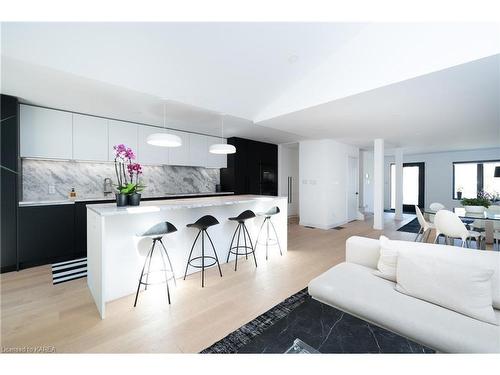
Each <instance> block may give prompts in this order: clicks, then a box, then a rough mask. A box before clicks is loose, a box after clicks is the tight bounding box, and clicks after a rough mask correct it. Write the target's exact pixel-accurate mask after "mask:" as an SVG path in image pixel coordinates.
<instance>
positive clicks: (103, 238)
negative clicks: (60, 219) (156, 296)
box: [87, 195, 287, 319]
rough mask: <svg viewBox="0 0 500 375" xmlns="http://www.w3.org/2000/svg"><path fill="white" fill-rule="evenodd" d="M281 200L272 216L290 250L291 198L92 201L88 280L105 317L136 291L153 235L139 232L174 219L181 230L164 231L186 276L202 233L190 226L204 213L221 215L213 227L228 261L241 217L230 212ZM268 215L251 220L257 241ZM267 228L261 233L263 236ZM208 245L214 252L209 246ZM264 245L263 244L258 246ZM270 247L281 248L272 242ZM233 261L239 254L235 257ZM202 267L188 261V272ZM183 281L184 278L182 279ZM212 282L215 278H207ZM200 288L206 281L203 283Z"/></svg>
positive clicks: (177, 267)
mask: <svg viewBox="0 0 500 375" xmlns="http://www.w3.org/2000/svg"><path fill="white" fill-rule="evenodd" d="M274 206H277V207H279V209H280V211H281V212H280V213H279V214H278V215H275V216H273V217H272V222H273V224H274V226H275V227H276V231H277V233H278V239H279V242H280V245H281V249H282V251H283V253H285V252H286V251H287V199H286V198H284V197H270V196H259V195H236V196H223V197H207V198H188V199H170V200H163V201H148V202H141V205H140V206H138V207H130V206H129V207H116V204H114V203H106V204H92V205H87V285H88V287H89V289H90V292H91V294H92V297H93V298H94V301H95V303H96V305H97V309H98V311H99V314H100V316H101V318H102V319H104V317H105V313H106V302H109V301H113V300H115V299H118V298H121V297H124V296H128V295H130V294H133V293H135V292H136V289H137V283H138V280H139V276H140V273H141V269H142V266H143V265H144V259H145V255H146V253H147V251H148V250H149V249H150V247H151V243H152V240H151V239H150V238H141V237H138V236H137V234H140V233H143V232H145V231H146V230H147V229H149V228H150V227H152V226H153V225H155V224H158V223H160V222H162V221H169V222H170V223H172V224H173V225H175V226H176V227H177V230H178V231H177V232H175V233H171V234H168V235H166V236H165V237H164V244H165V246H166V247H167V250H168V253H169V256H170V259H171V261H172V266H173V269H174V271H175V275H176V277H177V278H178V279H179V278H182V277H183V276H184V270H185V268H186V263H187V260H188V256H189V251H190V250H191V246H192V245H193V241H194V239H195V237H196V235H197V233H198V231H197V230H196V229H194V228H186V224H189V223H193V222H195V221H196V220H198V219H199V218H200V217H202V216H204V215H212V216H214V217H215V218H217V220H218V221H219V223H220V224H219V225H215V226H213V227H210V228H209V229H208V233H209V234H210V237H211V238H212V240H213V242H214V245H215V248H216V250H217V256H218V257H219V261H220V262H221V263H224V262H225V261H226V257H227V254H228V252H229V244H230V242H231V238H232V236H233V233H234V231H235V229H236V226H237V223H236V222H234V221H229V220H228V218H229V217H233V216H237V215H239V214H240V213H241V212H243V211H245V210H252V211H254V212H255V213H256V214H257V213H260V212H265V211H267V210H269V209H270V208H271V207H274ZM263 220H264V217H259V216H257V217H256V218H254V219H250V220H248V221H247V222H246V225H247V228H248V231H249V232H250V235H251V237H252V241H253V242H254V245H255V241H256V239H257V234H258V231H259V228H260V226H261V224H262V222H263ZM265 235H266V232H265V230H264V229H263V232H262V233H261V239H260V240H259V242H262V241H263V240H264V237H265ZM206 245H207V244H205V251H206V254H207V255H211V248H210V246H209V247H208V248H207V247H206ZM260 251H265V248H264V246H262V245H259V247H258V248H257V252H260ZM270 251H276V253H279V250H278V249H277V248H276V249H274V248H270ZM200 253H201V250H200V241H198V243H197V244H196V248H195V250H194V251H193V257H195V256H199V255H200ZM231 259H232V261H234V255H232V257H231ZM193 272H199V269H196V268H192V267H189V270H188V274H190V273H193ZM180 282H182V280H180ZM208 282H210V281H208ZM200 288H201V285H200Z"/></svg>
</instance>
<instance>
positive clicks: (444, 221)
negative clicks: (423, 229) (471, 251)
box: [434, 210, 483, 249]
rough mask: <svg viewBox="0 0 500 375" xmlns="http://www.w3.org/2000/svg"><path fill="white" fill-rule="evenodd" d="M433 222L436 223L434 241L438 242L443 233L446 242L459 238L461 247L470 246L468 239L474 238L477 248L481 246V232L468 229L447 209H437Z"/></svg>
mask: <svg viewBox="0 0 500 375" xmlns="http://www.w3.org/2000/svg"><path fill="white" fill-rule="evenodd" d="M434 224H435V225H436V239H435V240H434V242H435V243H436V242H438V238H439V236H440V235H444V236H445V237H446V243H447V244H449V240H450V239H451V240H452V241H453V239H455V238H459V239H461V240H462V247H470V240H471V239H474V240H475V241H476V244H477V248H478V249H480V248H481V246H480V245H481V239H482V237H483V235H482V233H480V232H476V231H473V230H468V229H467V227H466V226H465V224H464V223H463V222H462V220H460V218H459V217H458V216H457V215H456V214H455V213H454V212H451V211H448V210H440V211H438V212H437V213H436V218H435V221H434ZM452 244H453V242H452Z"/></svg>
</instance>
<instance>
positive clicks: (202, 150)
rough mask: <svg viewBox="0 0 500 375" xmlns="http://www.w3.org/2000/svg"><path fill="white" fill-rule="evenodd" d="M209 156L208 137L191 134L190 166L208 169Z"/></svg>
mask: <svg viewBox="0 0 500 375" xmlns="http://www.w3.org/2000/svg"><path fill="white" fill-rule="evenodd" d="M207 154H208V148H207V137H206V136H204V135H199V134H193V133H189V165H191V166H193V167H206V166H207V158H208V155H207Z"/></svg>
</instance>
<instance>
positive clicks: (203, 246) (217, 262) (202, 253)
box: [184, 229, 222, 288]
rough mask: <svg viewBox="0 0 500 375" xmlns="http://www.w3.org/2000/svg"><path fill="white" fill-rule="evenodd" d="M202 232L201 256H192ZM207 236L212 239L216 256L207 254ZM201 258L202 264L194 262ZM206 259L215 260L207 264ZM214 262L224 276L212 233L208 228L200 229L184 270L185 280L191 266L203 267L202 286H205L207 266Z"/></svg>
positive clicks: (211, 243)
mask: <svg viewBox="0 0 500 375" xmlns="http://www.w3.org/2000/svg"><path fill="white" fill-rule="evenodd" d="M200 234H201V256H199V257H192V255H193V250H194V247H195V245H196V242H197V241H198V238H199V237H200ZM205 236H207V238H208V240H209V241H210V245H211V246H212V250H213V252H214V256H211V255H205ZM198 259H201V266H200V265H198V264H193V262H194V261H196V260H198ZM205 259H211V260H212V261H213V262H212V263H210V264H205ZM214 264H217V267H218V268H219V274H220V276H221V277H222V270H221V268H220V264H219V258H218V256H217V251H215V246H214V243H213V242H212V239H211V238H210V235H209V234H208V232H207V230H206V229H200V230H199V231H198V235H197V236H196V238H195V240H194V242H193V246H191V251H190V252H189V258H188V261H187V263H186V270H185V272H184V280H186V276H187V271H188V269H189V266H191V267H195V268H201V287H202V288H203V287H205V268H207V267H211V266H213V265H214Z"/></svg>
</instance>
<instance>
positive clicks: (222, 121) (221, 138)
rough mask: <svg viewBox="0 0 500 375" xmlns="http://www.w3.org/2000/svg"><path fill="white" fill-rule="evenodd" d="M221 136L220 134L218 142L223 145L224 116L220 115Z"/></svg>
mask: <svg viewBox="0 0 500 375" xmlns="http://www.w3.org/2000/svg"><path fill="white" fill-rule="evenodd" d="M220 119H221V123H222V124H221V134H220V141H221V143H224V114H222V115H221V117H220Z"/></svg>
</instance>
